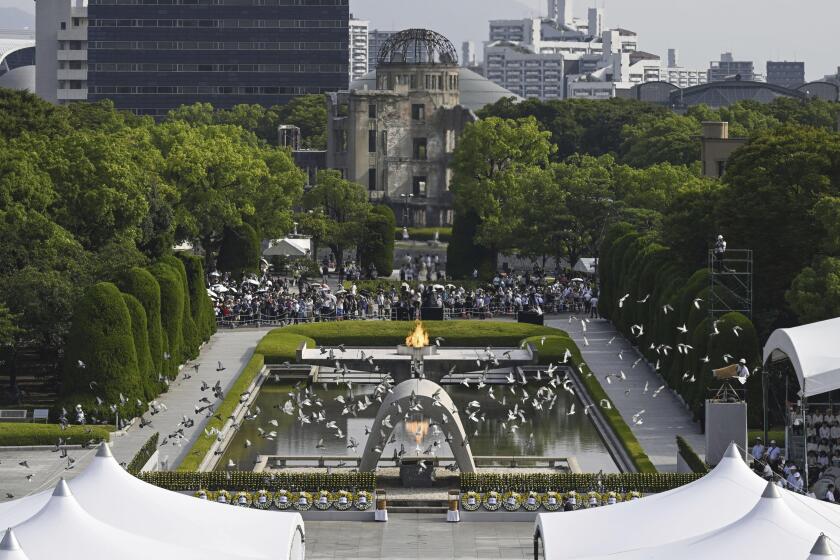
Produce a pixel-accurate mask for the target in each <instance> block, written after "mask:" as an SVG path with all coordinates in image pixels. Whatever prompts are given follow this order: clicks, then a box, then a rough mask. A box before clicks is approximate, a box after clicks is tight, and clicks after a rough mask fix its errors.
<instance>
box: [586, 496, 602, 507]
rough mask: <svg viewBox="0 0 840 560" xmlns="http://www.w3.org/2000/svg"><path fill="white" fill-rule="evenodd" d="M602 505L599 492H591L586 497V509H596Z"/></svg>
mask: <svg viewBox="0 0 840 560" xmlns="http://www.w3.org/2000/svg"><path fill="white" fill-rule="evenodd" d="M600 505H601V494H599V493H598V492H589V493H588V494H587V495H586V507H587V508H595V507H598V506H600Z"/></svg>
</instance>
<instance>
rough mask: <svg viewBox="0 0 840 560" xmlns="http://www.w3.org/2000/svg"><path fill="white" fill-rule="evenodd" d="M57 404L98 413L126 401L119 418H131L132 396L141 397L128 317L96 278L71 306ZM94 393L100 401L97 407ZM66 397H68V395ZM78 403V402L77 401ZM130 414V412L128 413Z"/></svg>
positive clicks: (110, 288) (117, 297) (113, 290)
mask: <svg viewBox="0 0 840 560" xmlns="http://www.w3.org/2000/svg"><path fill="white" fill-rule="evenodd" d="M61 394H62V397H63V398H62V402H64V403H66V404H70V403H72V404H70V406H71V407H72V406H75V404H76V401H79V404H83V406H85V409H86V412H88V413H97V414H99V415H100V417H102V416H103V415H106V414H107V415H109V416H110V413H109V412H105V411H106V410H107V407H108V405H109V404H117V403H119V402H120V395H123V396H124V397H125V398H126V399H127V400H128V403H127V409H126V410H124V411H122V415H123V417H128V418H130V417H132V416H133V415H134V414H133V412H134V411H135V410H136V409H137V408H138V407H137V405H136V402H135V401H136V399H142V398H143V397H144V396H145V395H144V392H143V384H142V382H141V379H140V372H139V370H138V366H137V352H136V351H135V348H134V337H133V334H132V325H131V315H130V314H129V311H128V307H127V306H126V304H125V300H124V299H123V297H122V294H121V293H120V291H119V290H118V289H117V287H116V286H115V285H114V284H111V283H109V282H100V283H99V284H95V285H93V286H91V287H90V288H88V289H87V291H86V292H85V294H84V295H83V296H82V298H81V299H80V300H79V302H78V303H77V305H76V310H75V313H74V314H73V321H72V324H71V326H70V333H69V334H68V337H67V344H66V346H65V354H64V367H63V371H62V377H61ZM94 396H98V397H100V398H101V399H103V400H104V401H105V404H104V405H103V407H102V408H100V409H98V410H97V407H95V406H94V405H93V404H92V403H93V402H94ZM71 397H72V398H71ZM81 401H84V402H81ZM129 414H130V416H129Z"/></svg>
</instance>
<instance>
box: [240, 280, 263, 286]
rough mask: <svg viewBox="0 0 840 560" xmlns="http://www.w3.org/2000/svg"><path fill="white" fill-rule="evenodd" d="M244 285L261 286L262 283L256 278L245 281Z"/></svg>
mask: <svg viewBox="0 0 840 560" xmlns="http://www.w3.org/2000/svg"><path fill="white" fill-rule="evenodd" d="M242 283H243V284H251V285H252V286H259V285H260V281H259V280H257V279H256V278H248V279H247V280H245V281H244V282H242Z"/></svg>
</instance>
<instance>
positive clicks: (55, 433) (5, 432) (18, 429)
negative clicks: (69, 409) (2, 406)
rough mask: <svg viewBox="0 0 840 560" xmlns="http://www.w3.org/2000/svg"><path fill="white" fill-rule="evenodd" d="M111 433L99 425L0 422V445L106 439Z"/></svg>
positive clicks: (77, 443)
mask: <svg viewBox="0 0 840 560" xmlns="http://www.w3.org/2000/svg"><path fill="white" fill-rule="evenodd" d="M110 437H111V434H110V432H109V430H108V429H107V428H103V427H101V426H68V427H67V428H66V429H65V428H62V427H61V426H60V425H58V424H21V423H17V422H0V445H2V446H8V445H55V444H57V443H58V440H59V439H62V440H63V441H64V443H66V444H68V445H82V444H86V443H89V442H92V443H99V442H101V441H108V439H109V438H110Z"/></svg>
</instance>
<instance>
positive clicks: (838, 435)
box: [831, 420, 840, 440]
mask: <svg viewBox="0 0 840 560" xmlns="http://www.w3.org/2000/svg"><path fill="white" fill-rule="evenodd" d="M831 439H834V440H836V439H840V422H838V421H836V420H835V421H834V425H832V426H831Z"/></svg>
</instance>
